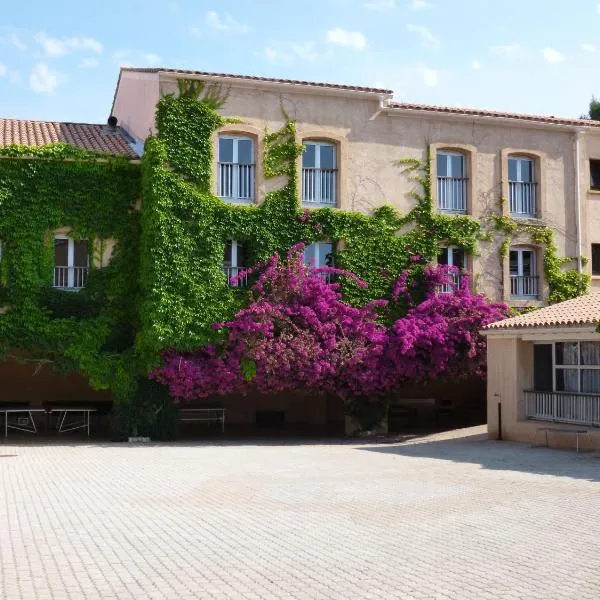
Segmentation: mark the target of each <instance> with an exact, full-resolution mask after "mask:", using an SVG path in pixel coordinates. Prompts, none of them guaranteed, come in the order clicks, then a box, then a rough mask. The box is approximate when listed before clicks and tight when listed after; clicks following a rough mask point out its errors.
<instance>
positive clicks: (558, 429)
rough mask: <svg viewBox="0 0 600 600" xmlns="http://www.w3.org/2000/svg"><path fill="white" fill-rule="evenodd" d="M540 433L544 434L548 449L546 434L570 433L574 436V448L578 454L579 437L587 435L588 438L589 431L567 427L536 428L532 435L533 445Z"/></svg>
mask: <svg viewBox="0 0 600 600" xmlns="http://www.w3.org/2000/svg"><path fill="white" fill-rule="evenodd" d="M540 431H542V432H544V433H545V434H546V444H545V445H546V448H547V447H548V433H571V434H575V448H576V450H577V452H579V436H580V435H587V436H588V438H589V435H590V431H589V429H569V428H568V427H538V428H537V429H536V431H535V434H534V435H533V445H535V442H536V440H537V436H538V433H539V432H540Z"/></svg>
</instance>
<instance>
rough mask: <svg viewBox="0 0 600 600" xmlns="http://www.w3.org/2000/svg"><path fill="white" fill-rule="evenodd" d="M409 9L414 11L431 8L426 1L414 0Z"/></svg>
mask: <svg viewBox="0 0 600 600" xmlns="http://www.w3.org/2000/svg"><path fill="white" fill-rule="evenodd" d="M408 7H409V8H410V9H412V10H423V9H424V8H429V2H426V0H412V1H411V3H410V4H409V5H408Z"/></svg>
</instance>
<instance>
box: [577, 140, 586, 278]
mask: <svg viewBox="0 0 600 600" xmlns="http://www.w3.org/2000/svg"><path fill="white" fill-rule="evenodd" d="M583 134H584V131H583V130H582V129H579V130H578V131H577V132H576V133H575V204H576V206H577V212H576V215H575V219H576V223H575V228H576V231H577V272H578V273H579V274H581V273H582V272H583V262H582V260H581V256H582V254H583V253H582V251H581V241H582V235H581V168H580V167H581V165H580V157H581V150H580V146H581V145H580V142H581V139H582V137H583Z"/></svg>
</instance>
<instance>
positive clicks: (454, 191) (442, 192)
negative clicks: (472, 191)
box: [437, 177, 467, 213]
mask: <svg viewBox="0 0 600 600" xmlns="http://www.w3.org/2000/svg"><path fill="white" fill-rule="evenodd" d="M437 200H438V209H439V210H441V211H446V212H454V213H466V212H467V178H466V177H438V181H437Z"/></svg>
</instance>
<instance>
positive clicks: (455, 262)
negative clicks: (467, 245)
mask: <svg viewBox="0 0 600 600" xmlns="http://www.w3.org/2000/svg"><path fill="white" fill-rule="evenodd" d="M437 262H438V265H447V266H449V267H454V269H457V270H458V271H454V269H453V272H452V273H450V278H451V279H452V281H451V282H449V283H446V284H444V285H442V286H440V292H443V293H450V292H452V291H454V290H455V289H457V288H458V287H460V274H461V272H462V271H464V270H465V266H466V257H465V251H464V250H463V249H462V248H458V247H456V246H448V247H447V248H441V249H440V253H439V254H438V258H437Z"/></svg>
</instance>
